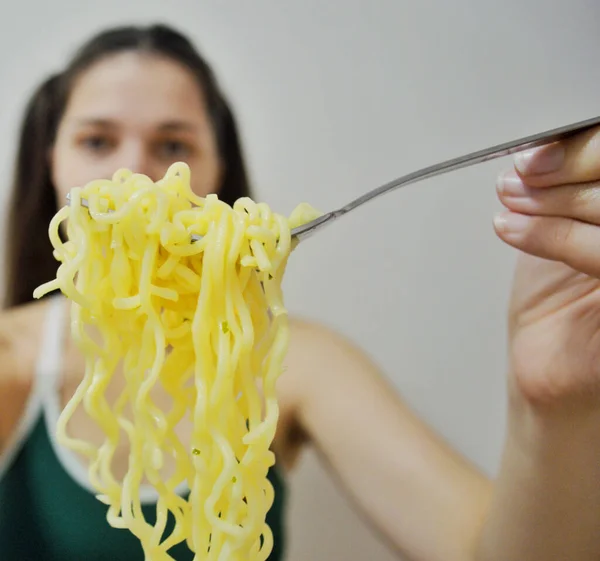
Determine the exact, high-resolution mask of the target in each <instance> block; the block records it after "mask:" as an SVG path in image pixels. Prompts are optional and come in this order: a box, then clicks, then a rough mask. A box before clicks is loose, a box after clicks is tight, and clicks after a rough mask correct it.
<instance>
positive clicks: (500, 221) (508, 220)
mask: <svg viewBox="0 0 600 561" xmlns="http://www.w3.org/2000/svg"><path fill="white" fill-rule="evenodd" d="M530 223H531V216H527V215H525V214H518V213H516V212H502V213H500V214H497V215H496V216H495V217H494V226H495V227H496V229H497V230H498V231H500V232H505V233H517V232H522V231H523V230H526V229H527V228H528V226H529V224H530Z"/></svg>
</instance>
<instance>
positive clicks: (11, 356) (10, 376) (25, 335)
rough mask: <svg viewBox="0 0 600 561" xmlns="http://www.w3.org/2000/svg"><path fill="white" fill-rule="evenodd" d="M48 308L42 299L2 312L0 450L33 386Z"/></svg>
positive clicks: (0, 335) (0, 322)
mask: <svg viewBox="0 0 600 561" xmlns="http://www.w3.org/2000/svg"><path fill="white" fill-rule="evenodd" d="M46 310H47V303H46V302H45V301H43V302H34V303H31V304H25V305H22V306H18V307H15V308H11V309H9V310H4V311H2V312H0V452H2V450H3V448H4V444H5V442H7V440H8V439H9V438H10V436H11V434H12V431H13V430H14V428H15V426H16V425H17V423H18V422H19V419H20V418H21V416H22V414H23V411H24V408H25V404H26V403H27V399H28V397H29V395H30V392H31V389H32V387H33V383H34V372H35V364H36V362H37V357H38V352H39V348H40V339H41V332H42V325H43V323H44V314H45V313H46Z"/></svg>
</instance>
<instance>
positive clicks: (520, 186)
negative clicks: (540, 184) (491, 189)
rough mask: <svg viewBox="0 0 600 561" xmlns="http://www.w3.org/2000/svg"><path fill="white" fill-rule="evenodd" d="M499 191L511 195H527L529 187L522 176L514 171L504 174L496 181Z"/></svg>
mask: <svg viewBox="0 0 600 561" xmlns="http://www.w3.org/2000/svg"><path fill="white" fill-rule="evenodd" d="M496 189H497V190H498V193H500V194H502V195H505V196H509V197H522V196H524V195H527V187H525V184H524V183H523V181H522V180H521V178H520V177H519V176H518V175H517V174H516V173H515V172H514V171H509V172H508V173H504V174H502V175H501V176H500V177H498V180H497V181H496Z"/></svg>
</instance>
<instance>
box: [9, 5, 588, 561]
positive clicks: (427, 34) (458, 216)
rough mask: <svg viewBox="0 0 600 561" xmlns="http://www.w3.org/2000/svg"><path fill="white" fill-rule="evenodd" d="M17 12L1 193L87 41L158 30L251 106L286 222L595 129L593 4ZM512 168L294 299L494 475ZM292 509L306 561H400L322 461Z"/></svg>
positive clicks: (411, 200) (425, 195)
mask: <svg viewBox="0 0 600 561" xmlns="http://www.w3.org/2000/svg"><path fill="white" fill-rule="evenodd" d="M3 6H4V7H2V9H1V11H2V16H3V17H1V18H0V84H2V87H1V88H0V102H1V103H0V107H1V110H0V168H1V171H2V172H3V174H2V177H4V178H5V181H4V184H7V183H8V170H9V165H10V162H11V161H12V156H13V149H14V144H13V141H14V134H15V131H16V127H17V119H18V115H19V112H20V110H21V109H22V106H23V104H24V97H23V96H24V95H25V93H26V92H28V91H29V89H30V88H31V87H32V86H33V85H34V83H36V82H37V81H38V80H39V79H40V78H41V76H42V75H44V74H45V73H46V72H47V71H48V70H49V69H51V68H53V67H54V66H55V65H56V64H58V63H60V62H61V61H62V60H63V59H64V57H65V56H66V54H67V53H68V52H69V51H70V49H71V48H72V47H74V46H75V45H77V44H78V42H79V41H80V40H82V39H84V38H86V37H87V36H88V34H89V33H90V32H91V31H92V30H94V31H95V30H97V29H99V28H101V27H103V26H105V25H107V24H113V23H123V22H130V21H153V20H157V19H162V20H165V21H167V22H171V23H174V24H177V25H180V26H181V27H182V28H183V29H184V30H186V31H187V32H189V33H190V34H191V35H192V36H193V38H194V39H196V40H197V41H198V42H199V44H200V45H201V46H202V47H203V48H204V50H205V52H206V53H207V54H208V56H209V58H210V59H211V60H212V61H213V62H214V63H215V65H216V68H217V70H218V72H219V74H220V75H221V77H222V79H223V82H224V83H225V84H226V87H227V90H228V91H229V92H230V95H231V97H232V98H233V100H234V102H235V105H236V106H237V110H238V113H239V116H240V120H241V122H242V126H243V132H244V136H245V139H246V143H247V147H248V154H249V156H250V160H251V166H252V170H253V174H254V177H255V179H256V183H257V185H258V196H259V198H261V199H264V200H267V201H268V202H269V203H270V204H271V205H272V206H274V207H275V208H277V209H280V210H282V211H286V212H287V211H289V210H291V208H292V207H293V206H294V205H295V204H296V203H297V202H299V201H310V202H311V203H313V204H314V205H316V206H318V207H319V208H321V209H323V210H327V209H330V208H332V207H334V206H336V205H339V204H342V203H344V202H346V201H347V200H348V199H350V198H352V197H354V196H356V195H359V194H361V193H362V192H363V191H364V190H366V189H370V188H372V187H375V186H376V185H378V184H379V183H381V182H384V181H387V180H389V179H391V178H393V177H395V176H397V175H400V174H402V173H405V172H409V171H412V170H414V169H416V168H418V167H421V166H424V165H428V164H431V163H434V162H436V161H438V160H441V159H444V158H449V157H452V156H456V155H460V154H461V153H463V152H467V151H470V150H474V149H477V148H481V147H483V146H485V145H488V144H492V143H496V142H501V141H504V140H508V139H510V138H512V137H514V136H517V135H522V134H528V133H534V132H537V131H538V130H539V129H545V128H549V127H553V126H558V125H561V124H564V123H566V122H568V121H571V120H578V119H583V118H586V117H591V116H593V115H595V114H598V113H600V65H599V64H598V53H600V32H599V31H598V24H599V23H600V4H599V3H598V2H597V0H587V1H586V0H571V1H570V2H562V1H560V0H504V1H489V0H483V1H482V0H453V1H452V2H448V1H446V0H420V1H408V0H395V1H392V0H376V1H371V2H367V1H366V0H363V1H359V0H346V1H343V0H326V1H325V0H301V1H300V0H293V1H291V0H290V1H289V2H286V1H282V0H254V1H253V2H248V1H242V0H237V1H223V0H222V1H216V0H204V1H202V2H200V1H199V0H194V1H191V0H190V1H175V2H171V3H167V2H160V1H158V0H153V1H144V2H142V1H141V0H138V1H137V2H135V3H126V2H123V1H122V0H120V1H116V0H102V1H101V2H93V3H88V2H80V1H74V0H54V1H52V2H46V1H42V0H38V1H32V0H21V1H19V2H14V3H12V5H11V6H10V8H8V7H5V6H6V4H4V5H3ZM167 6H170V7H169V8H167ZM508 163H509V162H507V161H504V162H501V163H499V162H494V163H490V164H486V165H482V166H479V167H478V168H476V169H471V170H466V171H461V172H456V173H454V174H452V175H450V176H446V177H442V178H438V179H435V180H430V181H428V182H427V183H425V184H421V185H418V186H413V187H409V188H407V189H406V190H404V191H403V192H398V193H395V194H394V195H392V196H390V197H389V198H388V199H387V200H381V201H379V202H375V203H372V205H370V206H369V207H367V208H365V209H364V210H361V211H359V212H357V213H356V214H355V215H351V216H348V217H347V218H346V219H344V220H343V221H342V222H341V223H340V224H339V226H336V227H334V228H331V229H330V230H326V231H324V232H323V233H322V234H321V235H320V237H319V238H318V239H313V240H311V241H308V242H306V245H305V246H304V247H302V248H301V249H300V250H298V252H297V254H295V255H294V258H293V259H292V261H291V264H290V268H289V276H288V280H287V299H288V304H289V306H290V308H291V309H292V311H294V312H296V313H301V314H303V315H306V316H310V317H313V318H316V319H319V320H322V321H324V322H326V323H328V324H329V325H332V326H334V327H336V328H338V329H340V330H341V331H343V332H344V333H345V334H347V335H348V336H350V337H351V338H353V339H354V340H356V341H357V342H359V343H360V344H361V345H362V346H363V348H364V349H366V350H367V351H368V352H370V354H371V355H372V356H373V357H374V358H375V359H376V360H377V361H378V362H379V363H380V364H381V366H382V367H383V368H384V369H385V371H386V372H387V374H388V375H389V376H390V378H391V379H392V380H393V382H394V383H395V385H396V387H397V388H398V390H399V391H401V392H402V393H403V394H404V395H405V396H406V398H407V399H408V400H409V402H410V403H411V404H412V405H413V406H414V407H415V408H417V409H418V410H419V411H420V412H421V413H422V414H423V415H424V416H425V417H426V418H427V419H428V420H429V421H430V422H431V423H432V424H433V425H434V426H435V427H437V428H438V429H439V430H440V431H441V432H442V433H443V434H444V435H445V436H446V437H447V438H449V439H450V440H451V442H452V443H453V444H454V445H455V446H457V447H458V448H459V449H460V450H462V451H463V452H464V453H465V454H467V455H468V456H469V457H470V458H472V459H473V460H474V461H475V462H477V464H479V465H480V466H481V467H482V468H483V469H485V470H487V471H488V472H490V473H493V472H494V470H495V466H496V463H497V460H498V457H499V454H500V448H501V439H502V433H503V421H504V406H505V395H504V381H503V377H504V370H505V337H504V307H505V303H506V299H507V295H508V289H509V283H510V277H511V272H512V271H511V269H512V265H513V257H514V255H513V253H512V251H510V250H509V249H507V248H505V247H503V246H502V245H501V244H500V242H499V241H497V240H496V239H495V237H494V235H493V233H492V228H491V225H490V224H491V217H492V214H493V212H494V211H495V210H496V208H497V203H496V201H495V196H494V181H495V177H496V174H497V172H498V171H499V170H500V169H501V167H503V166H506V165H507V164H508ZM3 187H4V186H3ZM5 190H6V189H4V191H2V193H1V195H2V196H4V194H5ZM398 446H402V443H401V442H400V443H398ZM293 493H294V494H293V505H292V516H291V527H292V539H293V543H292V548H291V555H290V559H291V560H292V561H301V560H314V561H319V560H323V561H334V560H338V559H340V560H342V559H344V560H348V561H352V560H362V559H365V560H366V559H369V560H372V561H384V560H387V559H392V558H393V557H392V555H391V554H390V553H389V552H387V551H386V550H385V548H384V547H383V546H382V545H380V544H378V543H377V542H376V540H375V538H374V537H373V536H372V535H371V534H370V533H369V532H368V531H367V530H366V529H365V528H364V527H363V526H362V524H361V522H360V521H359V519H358V517H357V516H355V515H354V514H352V512H351V510H350V509H349V507H348V506H347V504H346V502H345V500H344V499H343V498H342V494H341V493H340V492H339V491H338V490H337V489H335V488H334V486H333V485H332V484H331V483H330V482H329V480H328V479H327V478H326V476H325V475H324V472H323V471H322V469H321V468H320V467H319V466H318V465H317V463H316V461H315V459H314V458H313V457H312V456H308V457H307V458H306V460H305V461H304V462H303V465H302V468H301V469H300V472H299V474H298V476H297V477H296V478H294V482H293Z"/></svg>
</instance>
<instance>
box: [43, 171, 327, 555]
mask: <svg viewBox="0 0 600 561" xmlns="http://www.w3.org/2000/svg"><path fill="white" fill-rule="evenodd" d="M315 216H316V213H315V212H314V211H313V210H312V209H311V208H310V207H308V206H302V205H301V206H300V207H298V209H297V211H296V212H295V213H294V214H293V215H292V217H291V218H290V219H289V220H288V219H286V218H284V217H283V216H280V215H278V214H275V213H273V212H271V210H270V209H269V207H268V206H267V205H265V204H256V203H254V202H253V201H251V200H250V199H248V198H244V199H240V200H238V201H237V202H236V203H235V204H234V205H233V207H231V206H229V205H227V204H226V203H224V202H222V201H220V200H219V199H218V197H217V196H216V195H209V196H207V197H206V198H200V197H198V196H196V195H195V194H194V193H193V192H192V191H191V188H190V171H189V168H188V167H187V166H186V165H185V164H174V165H173V166H171V168H170V169H169V170H168V172H167V173H166V175H165V177H164V178H163V179H162V180H160V181H158V182H156V183H155V182H153V181H152V180H150V179H149V178H148V177H146V176H144V175H140V174H133V173H131V172H129V171H127V170H121V171H119V172H117V173H116V174H115V175H114V177H113V178H112V180H99V181H93V182H91V183H89V184H88V185H86V186H85V187H83V188H75V189H73V190H72V191H71V193H70V204H69V205H67V206H65V207H64V208H62V209H61V210H60V211H59V212H58V213H57V214H56V216H55V217H54V219H53V220H52V222H51V225H50V238H51V241H52V244H53V246H54V255H55V258H56V259H57V260H58V261H59V262H60V266H59V269H58V273H57V276H56V279H55V280H53V281H51V282H49V283H46V284H44V285H42V286H40V287H39V288H38V289H37V290H36V291H35V293H34V296H35V297H36V298H39V297H41V296H43V295H44V294H46V293H48V292H51V291H53V290H57V289H58V290H60V291H62V292H63V293H64V294H65V295H66V296H67V297H68V298H69V299H70V300H71V301H72V302H71V332H72V336H73V338H74V340H75V342H76V343H77V345H78V347H79V348H80V349H81V350H82V352H83V355H84V357H85V363H86V367H85V375H84V377H83V379H82V382H81V384H80V385H79V387H78V389H77V390H76V392H75V394H74V395H73V397H72V399H71V400H70V401H69V402H68V404H67V405H66V407H65V408H64V410H63V412H62V414H61V416H60V418H59V421H58V426H57V434H58V439H59V442H60V443H61V444H62V445H64V446H66V447H68V448H70V449H71V450H73V451H75V452H77V453H79V454H81V455H83V456H85V457H86V458H88V460H89V478H90V482H91V484H92V485H93V487H94V488H95V489H96V491H97V498H98V499H99V500H101V501H102V502H104V503H105V504H106V505H108V513H107V519H108V522H109V523H110V524H111V525H112V526H114V527H116V528H126V529H128V530H129V531H131V532H132V533H133V534H134V535H135V536H137V538H139V540H140V542H141V544H142V547H143V550H144V552H145V556H146V559H148V560H151V561H161V560H163V559H171V556H170V555H169V554H168V550H169V549H170V548H171V547H172V546H173V545H175V544H177V543H179V542H182V541H184V540H186V541H187V544H188V546H189V547H190V549H191V550H192V551H194V552H195V559H196V560H198V561H200V560H202V561H204V560H207V561H208V560H221V561H224V560H227V561H255V560H264V559H266V558H267V557H268V556H269V553H270V552H271V549H272V545H273V544H272V534H271V532H270V529H269V527H268V525H267V524H266V522H265V520H266V515H267V512H268V510H269V508H270V507H271V504H272V501H273V488H272V486H271V484H270V483H269V480H268V478H267V473H268V470H269V468H270V467H271V466H272V465H273V464H274V461H275V458H274V455H273V453H272V451H271V449H270V448H271V444H272V441H273V438H274V436H275V429H276V425H277V419H278V403H277V398H276V392H275V384H276V381H277V379H278V377H279V375H280V374H281V372H282V362H283V360H284V355H285V352H286V348H287V344H288V337H289V335H288V322H287V313H286V310H285V308H284V304H283V299H282V291H281V282H282V276H283V273H284V269H285V266H286V262H287V259H288V256H289V253H290V251H291V236H290V229H291V228H292V227H294V226H295V225H298V224H300V223H303V222H306V221H308V220H310V219H311V218H313V217H315ZM63 221H66V229H65V230H64V233H65V234H66V240H67V241H65V242H63V241H62V238H61V228H63V226H62V223H63ZM117 376H122V378H123V384H122V387H123V389H122V391H121V392H120V393H119V395H118V398H117V399H116V400H113V402H112V403H111V401H110V400H109V399H108V398H107V396H106V388H107V386H108V385H109V384H110V383H111V380H112V379H113V378H115V377H117ZM157 387H160V388H161V390H162V391H164V392H165V393H166V394H168V395H169V396H170V398H171V403H172V406H171V407H170V408H164V407H163V408H161V407H160V406H159V405H158V403H157V402H156V401H155V400H154V399H153V397H152V391H153V390H154V389H155V388H157ZM80 407H84V409H85V412H86V413H87V415H89V417H90V418H91V419H92V420H93V421H94V422H95V423H97V425H98V426H99V427H100V429H101V430H102V434H103V435H104V442H103V443H102V445H101V446H97V445H94V444H93V443H92V442H91V441H86V440H82V439H77V438H73V437H71V436H69V434H68V432H67V430H66V425H67V423H68V421H69V420H70V419H71V417H72V415H73V413H74V412H75V411H76V410H77V409H78V408H80ZM184 419H190V420H191V423H192V427H193V429H192V433H191V437H190V438H189V441H186V440H183V439H182V438H180V436H179V435H178V433H177V431H176V427H177V426H178V424H179V423H180V422H181V421H182V420H184ZM123 439H125V441H126V442H127V445H128V447H129V460H128V465H127V471H126V474H125V476H124V477H118V476H117V475H116V474H115V473H114V471H113V468H112V460H113V456H114V454H115V450H116V449H117V446H118V445H119V444H120V443H122V441H123ZM167 459H168V462H167ZM167 463H169V464H170V465H171V466H172V469H171V470H170V472H168V470H167V469H166V467H165V466H166V465H167ZM173 466H174V468H173ZM145 484H150V485H151V486H152V487H153V488H154V489H155V490H156V492H157V495H158V500H157V505H156V514H157V517H156V522H155V524H151V523H150V522H148V521H147V520H145V518H144V515H143V513H142V509H141V504H142V503H141V497H140V489H141V487H142V486H143V485H145ZM182 484H185V485H187V487H188V488H189V498H188V499H187V500H186V499H185V498H184V497H182V496H181V494H180V492H178V488H181V485H182ZM169 513H170V515H171V517H174V520H175V526H174V530H173V531H172V533H171V534H170V535H168V536H166V535H165V528H166V526H167V519H168V517H169Z"/></svg>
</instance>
